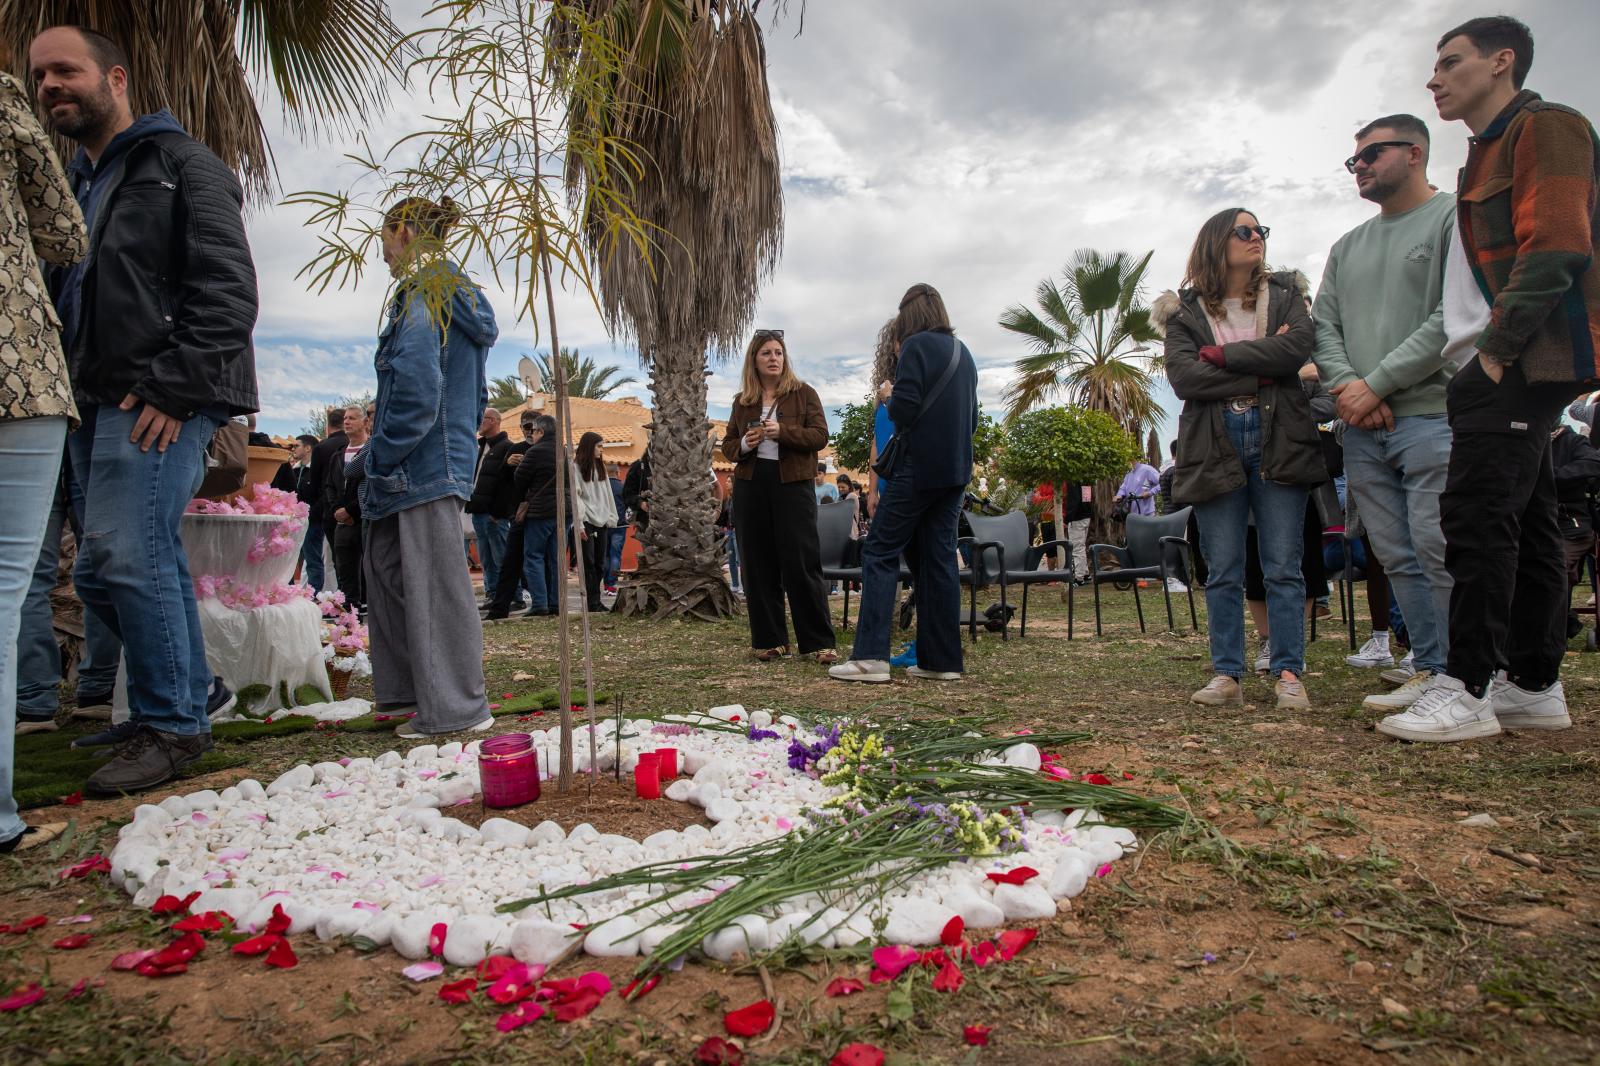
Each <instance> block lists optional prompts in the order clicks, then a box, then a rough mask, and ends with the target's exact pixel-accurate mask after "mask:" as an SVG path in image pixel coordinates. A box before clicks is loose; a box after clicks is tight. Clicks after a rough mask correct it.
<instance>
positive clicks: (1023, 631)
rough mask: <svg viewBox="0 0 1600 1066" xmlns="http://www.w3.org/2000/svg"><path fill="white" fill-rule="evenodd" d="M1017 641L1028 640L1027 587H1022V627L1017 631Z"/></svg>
mask: <svg viewBox="0 0 1600 1066" xmlns="http://www.w3.org/2000/svg"><path fill="white" fill-rule="evenodd" d="M1017 639H1018V640H1027V639H1028V586H1027V585H1023V586H1022V625H1021V626H1020V627H1019V628H1018V629H1017Z"/></svg>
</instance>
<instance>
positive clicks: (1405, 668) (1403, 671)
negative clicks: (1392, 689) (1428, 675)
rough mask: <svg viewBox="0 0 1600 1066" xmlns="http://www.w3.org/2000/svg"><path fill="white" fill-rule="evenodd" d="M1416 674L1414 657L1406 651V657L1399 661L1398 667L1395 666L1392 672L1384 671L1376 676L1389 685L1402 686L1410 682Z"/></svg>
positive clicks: (1415, 659)
mask: <svg viewBox="0 0 1600 1066" xmlns="http://www.w3.org/2000/svg"><path fill="white" fill-rule="evenodd" d="M1416 672H1417V658H1416V655H1415V654H1414V653H1412V652H1409V651H1408V652H1406V657H1405V658H1404V659H1401V660H1400V665H1399V666H1396V667H1395V668H1394V669H1393V670H1385V671H1384V672H1383V673H1381V674H1379V675H1378V676H1379V677H1381V678H1383V679H1384V680H1385V681H1387V682H1389V684H1391V685H1403V684H1405V683H1406V682H1407V681H1410V680H1411V678H1412V675H1414V674H1415V673H1416Z"/></svg>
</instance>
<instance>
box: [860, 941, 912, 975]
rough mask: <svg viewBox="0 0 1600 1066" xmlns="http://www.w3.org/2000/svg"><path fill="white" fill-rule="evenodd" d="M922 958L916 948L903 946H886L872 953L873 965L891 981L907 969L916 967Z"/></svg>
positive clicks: (875, 949)
mask: <svg viewBox="0 0 1600 1066" xmlns="http://www.w3.org/2000/svg"><path fill="white" fill-rule="evenodd" d="M921 958H922V955H921V953H920V952H918V951H917V949H916V948H911V947H906V946H905V945H903V944H893V945H885V946H884V947H881V948H874V949H873V951H872V963H873V965H874V966H876V967H877V968H878V969H880V970H882V971H883V972H884V973H885V974H887V975H888V976H889V977H890V978H891V979H892V978H895V977H899V976H900V975H901V974H902V973H904V972H905V971H906V969H907V968H909V967H911V966H914V965H916V963H917V962H918V961H919V960H920V959H921Z"/></svg>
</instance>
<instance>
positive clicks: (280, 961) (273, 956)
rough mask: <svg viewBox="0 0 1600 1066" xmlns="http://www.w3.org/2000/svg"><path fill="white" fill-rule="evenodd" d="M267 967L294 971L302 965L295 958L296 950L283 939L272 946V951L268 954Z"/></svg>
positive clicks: (280, 938)
mask: <svg viewBox="0 0 1600 1066" xmlns="http://www.w3.org/2000/svg"><path fill="white" fill-rule="evenodd" d="M267 965H268V966H275V967H277V968H278V969H280V970H292V969H294V968H295V967H296V966H298V965H300V960H299V958H297V957H296V956H295V953H294V948H292V947H290V946H289V942H288V941H287V940H285V939H283V938H282V937H279V938H278V942H277V943H276V944H274V945H272V950H271V951H269V952H267Z"/></svg>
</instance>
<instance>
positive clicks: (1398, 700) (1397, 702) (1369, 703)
mask: <svg viewBox="0 0 1600 1066" xmlns="http://www.w3.org/2000/svg"><path fill="white" fill-rule="evenodd" d="M1431 684H1433V671H1432V670H1422V671H1419V672H1418V673H1415V674H1412V675H1411V677H1410V678H1409V679H1407V681H1406V683H1405V684H1403V685H1401V686H1400V687H1399V688H1397V689H1395V690H1393V691H1392V692H1379V693H1375V694H1374V695H1371V696H1368V697H1367V698H1366V699H1364V700H1362V701H1361V706H1363V707H1366V708H1368V709H1369V710H1374V711H1403V710H1405V709H1406V708H1407V707H1410V706H1411V705H1412V704H1414V703H1416V702H1417V700H1419V699H1421V698H1422V694H1423V693H1424V692H1426V691H1428V686H1429V685H1431Z"/></svg>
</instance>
